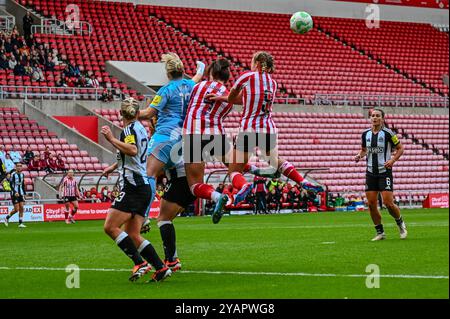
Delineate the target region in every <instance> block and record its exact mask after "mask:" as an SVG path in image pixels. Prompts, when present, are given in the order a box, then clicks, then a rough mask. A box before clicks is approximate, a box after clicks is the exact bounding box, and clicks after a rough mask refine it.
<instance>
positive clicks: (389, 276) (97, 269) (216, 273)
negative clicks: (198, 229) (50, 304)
mask: <svg viewBox="0 0 450 319" xmlns="http://www.w3.org/2000/svg"><path fill="white" fill-rule="evenodd" d="M0 270H46V271H66V268H60V267H0ZM80 271H98V272H130V269H109V268H80ZM179 273H187V274H207V275H241V276H298V277H353V278H366V277H367V276H368V275H369V274H311V273H303V272H251V271H211V270H180V271H179ZM379 277H380V278H401V279H449V277H448V276H433V275H402V274H399V275H393V274H386V275H380V276H379Z"/></svg>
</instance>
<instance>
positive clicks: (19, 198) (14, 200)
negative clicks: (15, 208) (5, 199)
mask: <svg viewBox="0 0 450 319" xmlns="http://www.w3.org/2000/svg"><path fill="white" fill-rule="evenodd" d="M11 201H12V203H13V205H16V204H19V203H24V202H25V199H24V198H23V195H19V196H17V197H16V196H14V194H12V195H11Z"/></svg>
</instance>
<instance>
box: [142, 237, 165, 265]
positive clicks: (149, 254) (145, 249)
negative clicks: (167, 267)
mask: <svg viewBox="0 0 450 319" xmlns="http://www.w3.org/2000/svg"><path fill="white" fill-rule="evenodd" d="M139 253H140V254H141V256H142V257H144V258H145V259H146V260H147V261H148V262H149V263H150V264H151V265H152V266H153V267H155V269H156V270H160V269H161V268H164V263H163V262H162V261H161V258H159V256H158V253H157V252H156V250H155V247H153V245H152V244H151V243H150V242H149V241H148V240H144V241H143V242H142V244H141V246H140V247H139Z"/></svg>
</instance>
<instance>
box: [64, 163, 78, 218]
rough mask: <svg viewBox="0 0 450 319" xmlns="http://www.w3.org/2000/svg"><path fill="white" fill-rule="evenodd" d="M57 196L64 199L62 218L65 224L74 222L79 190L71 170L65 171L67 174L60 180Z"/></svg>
mask: <svg viewBox="0 0 450 319" xmlns="http://www.w3.org/2000/svg"><path fill="white" fill-rule="evenodd" d="M59 196H60V198H62V199H63V201H64V206H65V209H64V218H65V220H66V224H70V223H72V224H75V220H74V218H73V217H74V216H75V214H76V213H77V211H78V198H81V197H82V196H81V194H80V191H79V189H78V182H77V180H76V179H75V178H74V172H73V170H69V171H68V172H67V176H66V177H65V178H64V179H63V181H62V182H61V185H60V186H59ZM70 204H72V211H70Z"/></svg>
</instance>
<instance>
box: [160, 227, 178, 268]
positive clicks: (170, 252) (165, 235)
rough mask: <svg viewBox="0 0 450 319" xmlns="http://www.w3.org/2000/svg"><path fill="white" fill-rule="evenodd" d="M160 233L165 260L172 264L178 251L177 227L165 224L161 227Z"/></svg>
mask: <svg viewBox="0 0 450 319" xmlns="http://www.w3.org/2000/svg"><path fill="white" fill-rule="evenodd" d="M158 226H159V225H158ZM159 232H160V233H161V239H162V241H163V247H164V255H165V259H167V260H168V261H169V262H172V261H174V259H175V254H176V251H177V248H176V244H175V243H176V237H175V227H174V226H173V224H172V223H170V224H163V225H161V226H160V227H159Z"/></svg>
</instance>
